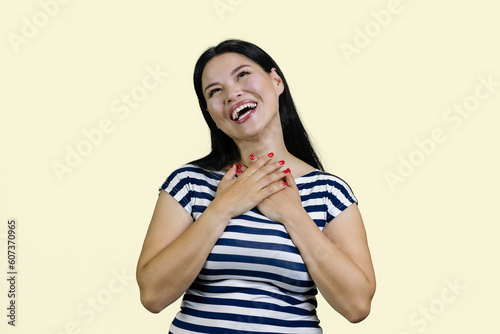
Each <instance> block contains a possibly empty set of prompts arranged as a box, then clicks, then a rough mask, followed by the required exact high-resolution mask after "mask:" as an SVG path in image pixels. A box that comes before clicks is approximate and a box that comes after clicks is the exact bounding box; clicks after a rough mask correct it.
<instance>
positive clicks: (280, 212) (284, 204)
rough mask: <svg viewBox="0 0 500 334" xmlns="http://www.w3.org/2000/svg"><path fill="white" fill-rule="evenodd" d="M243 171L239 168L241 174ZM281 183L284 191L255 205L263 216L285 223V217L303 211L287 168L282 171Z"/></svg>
mask: <svg viewBox="0 0 500 334" xmlns="http://www.w3.org/2000/svg"><path fill="white" fill-rule="evenodd" d="M245 169H246V168H245V167H243V168H241V171H242V172H241V173H243V172H244V171H245ZM241 173H240V174H241ZM283 182H286V183H287V186H286V188H285V189H283V190H280V191H279V192H277V193H274V194H272V195H271V196H269V197H267V198H265V199H264V200H262V201H261V202H260V203H259V204H258V205H257V210H259V211H260V212H261V213H262V214H263V215H264V216H266V217H267V218H269V219H271V220H274V221H276V222H280V223H284V222H285V221H287V217H292V216H293V215H296V214H297V211H298V210H304V208H303V207H302V201H301V199H300V194H299V189H298V188H297V184H296V183H295V179H294V178H293V175H292V173H291V172H290V169H288V168H287V169H285V170H284V171H283Z"/></svg>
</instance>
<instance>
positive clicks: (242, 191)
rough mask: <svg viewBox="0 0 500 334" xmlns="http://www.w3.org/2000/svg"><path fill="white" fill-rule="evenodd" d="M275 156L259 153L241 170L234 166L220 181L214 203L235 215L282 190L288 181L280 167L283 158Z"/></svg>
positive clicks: (232, 215) (231, 215) (231, 216)
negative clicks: (277, 159)
mask: <svg viewBox="0 0 500 334" xmlns="http://www.w3.org/2000/svg"><path fill="white" fill-rule="evenodd" d="M272 157H273V155H272V154H271V153H270V154H269V155H265V156H263V157H260V158H259V159H257V160H256V161H255V162H254V163H253V164H252V165H251V166H250V167H248V168H246V169H245V173H242V174H240V173H238V172H237V169H238V167H237V166H235V165H233V166H231V168H229V170H228V171H227V173H226V174H225V175H224V177H223V178H222V180H221V181H220V183H219V187H218V188H217V193H216V195H215V198H214V200H213V201H212V204H211V205H213V206H218V208H219V210H222V211H223V212H225V213H226V214H227V215H229V217H230V218H233V217H237V216H239V215H241V214H243V213H245V212H247V211H249V210H251V209H252V208H254V207H256V206H257V204H259V203H260V202H262V200H264V199H265V198H267V197H269V196H271V195H272V194H274V193H277V192H278V191H280V190H283V189H284V188H285V187H286V184H285V185H284V184H283V177H284V175H283V173H282V172H281V171H280V170H279V169H280V168H281V167H282V166H283V161H280V162H272ZM236 175H238V177H237V178H235V176H236Z"/></svg>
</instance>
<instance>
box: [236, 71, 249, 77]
mask: <svg viewBox="0 0 500 334" xmlns="http://www.w3.org/2000/svg"><path fill="white" fill-rule="evenodd" d="M247 74H250V72H247V71H243V72H240V73H239V74H238V79H240V78H242V77H244V76H245V75H247Z"/></svg>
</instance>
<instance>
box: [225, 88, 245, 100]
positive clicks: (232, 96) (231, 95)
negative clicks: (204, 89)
mask: <svg viewBox="0 0 500 334" xmlns="http://www.w3.org/2000/svg"><path fill="white" fill-rule="evenodd" d="M226 93H227V102H233V101H236V100H238V98H240V97H241V95H242V92H241V89H240V87H239V86H238V85H232V86H230V87H228V88H227V89H226Z"/></svg>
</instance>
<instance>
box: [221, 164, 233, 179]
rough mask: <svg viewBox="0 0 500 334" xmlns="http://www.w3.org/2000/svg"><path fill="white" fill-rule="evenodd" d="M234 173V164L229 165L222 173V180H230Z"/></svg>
mask: <svg viewBox="0 0 500 334" xmlns="http://www.w3.org/2000/svg"><path fill="white" fill-rule="evenodd" d="M235 175H236V166H235V165H234V164H232V165H231V167H229V170H228V171H227V172H226V174H224V177H223V178H222V179H223V180H232V179H233V178H234V176H235Z"/></svg>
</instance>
